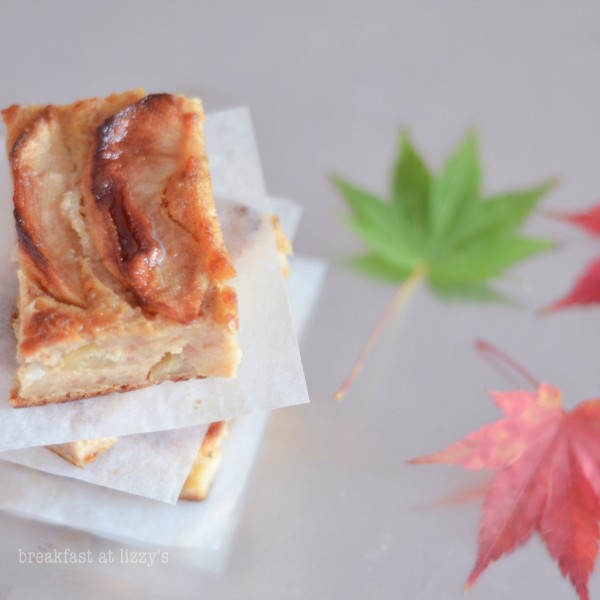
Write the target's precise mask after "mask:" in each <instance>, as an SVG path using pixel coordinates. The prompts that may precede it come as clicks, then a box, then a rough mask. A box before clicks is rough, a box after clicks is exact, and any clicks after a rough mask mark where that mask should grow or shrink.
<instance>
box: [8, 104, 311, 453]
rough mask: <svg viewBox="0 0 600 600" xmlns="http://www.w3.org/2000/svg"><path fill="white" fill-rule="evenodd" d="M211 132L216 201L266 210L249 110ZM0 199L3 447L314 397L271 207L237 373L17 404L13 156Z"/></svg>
mask: <svg viewBox="0 0 600 600" xmlns="http://www.w3.org/2000/svg"><path fill="white" fill-rule="evenodd" d="M205 139H206V145H207V151H208V156H209V161H210V163H211V176H212V182H213V188H214V191H215V197H216V198H217V200H218V199H220V198H222V199H227V200H228V201H234V202H238V203H241V204H244V205H246V206H248V207H249V208H251V209H253V210H255V211H257V212H258V213H259V214H261V215H266V213H267V212H268V210H269V205H268V201H267V197H266V193H265V188H264V183H263V179H262V173H261V168H260V161H259V158H258V153H257V150H256V144H255V140H254V133H253V130H252V124H251V121H250V117H249V115H248V112H247V110H245V109H236V110H230V111H225V112H222V113H218V114H216V115H212V116H209V117H208V118H207V119H206V123H205ZM0 198H2V201H1V202H0V211H2V212H0V281H2V286H0V451H3V450H11V449H16V448H25V447H30V446H41V445H46V444H58V443H63V442H69V441H73V440H79V439H91V438H97V437H111V436H118V437H119V436H123V435H129V434H134V433H145V432H151V431H161V430H167V429H177V428H183V427H190V426H194V425H200V424H203V423H209V422H211V421H217V420H221V419H229V418H232V417H235V416H241V415H243V414H247V413H251V412H257V411H262V410H270V409H273V408H277V407H280V406H286V405H292V404H299V403H303V402H307V401H308V394H307V391H306V383H305V381H304V374H303V371H302V364H301V361H300V354H299V351H298V346H297V342H296V339H295V336H294V332H293V327H292V323H291V319H290V315H289V308H288V304H287V298H286V293H285V288H284V282H283V278H282V275H281V271H280V266H279V259H278V256H277V254H276V252H275V238H274V234H273V231H272V228H271V227H270V224H269V220H268V217H267V216H265V217H264V218H263V220H262V222H261V225H260V227H259V229H258V230H257V231H256V234H255V235H254V237H253V243H252V245H251V246H250V247H249V249H248V251H247V252H246V253H245V254H244V255H243V256H242V257H240V259H239V262H238V264H236V268H237V270H238V277H236V279H235V281H234V285H235V286H236V288H237V290H238V306H239V313H240V333H239V339H240V344H241V347H242V351H243V353H244V358H243V360H242V363H241V365H240V368H239V371H238V377H237V378H236V379H230V380H228V379H219V378H208V379H205V380H193V381H185V382H177V383H174V382H165V383H163V384H160V385H156V386H152V387H149V388H146V389H142V390H136V391H133V392H127V393H123V394H109V395H107V396H104V397H102V398H92V399H88V400H81V401H77V402H69V403H66V404H60V405H49V406H43V407H32V408H22V409H14V408H12V407H11V406H10V404H9V401H8V396H9V390H10V388H11V386H12V382H13V375H14V369H15V365H14V358H13V357H14V352H15V346H14V339H13V334H12V332H11V330H10V325H9V321H10V315H11V312H12V310H13V303H14V298H15V285H16V284H15V276H14V268H15V267H14V264H13V263H12V262H11V261H10V260H9V255H10V253H11V250H12V248H13V245H14V226H13V222H12V221H13V220H12V215H11V211H12V207H11V201H10V184H9V178H8V169H7V165H6V163H3V165H2V169H1V171H0Z"/></svg>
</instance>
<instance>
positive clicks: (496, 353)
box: [475, 340, 540, 389]
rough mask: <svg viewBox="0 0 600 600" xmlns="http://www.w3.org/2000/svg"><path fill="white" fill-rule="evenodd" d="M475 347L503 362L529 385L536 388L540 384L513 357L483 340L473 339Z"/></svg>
mask: <svg viewBox="0 0 600 600" xmlns="http://www.w3.org/2000/svg"><path fill="white" fill-rule="evenodd" d="M475 348H477V350H478V351H479V352H481V353H482V354H484V355H485V354H487V355H488V356H489V357H490V358H492V359H493V358H495V359H497V360H500V361H501V362H503V363H504V364H505V365H506V366H508V367H509V368H510V369H512V370H513V371H515V372H516V373H518V374H519V375H520V376H521V377H522V378H523V379H525V381H527V383H529V385H531V386H532V387H533V388H535V389H537V388H538V387H539V385H540V382H539V380H538V379H537V378H536V377H534V376H533V375H532V374H531V373H530V372H529V371H528V370H527V369H526V368H525V367H524V366H523V365H521V364H520V363H518V362H517V361H516V360H515V359H514V358H512V357H510V356H509V355H508V354H506V353H505V352H503V351H502V350H500V349H499V348H498V347H497V346H494V345H493V344H491V343H490V342H486V341H485V340H475Z"/></svg>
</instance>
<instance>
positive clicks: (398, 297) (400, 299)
mask: <svg viewBox="0 0 600 600" xmlns="http://www.w3.org/2000/svg"><path fill="white" fill-rule="evenodd" d="M424 279H425V267H423V266H419V267H417V268H416V269H415V270H414V271H413V272H412V273H411V274H410V275H409V276H408V277H407V278H406V279H405V280H404V282H403V283H402V285H401V286H400V287H399V288H398V290H397V291H396V293H395V294H394V296H393V297H392V299H391V301H390V303H389V304H388V305H387V307H386V309H385V311H384V312H383V314H382V315H381V317H380V318H379V321H377V325H375V329H373V331H372V332H371V335H370V336H369V338H368V339H367V341H366V342H365V345H364V346H363V348H362V350H361V351H360V354H359V355H358V358H357V359H356V361H355V362H354V365H353V366H352V369H351V371H350V373H348V376H347V377H346V379H345V380H344V382H343V383H342V385H341V386H340V388H339V389H338V391H337V392H336V393H335V394H334V395H333V399H334V400H341V399H342V398H343V397H344V396H345V395H346V393H347V392H348V390H349V389H350V387H352V384H353V383H354V381H355V380H356V378H357V377H358V375H359V374H360V372H361V370H362V368H363V365H364V363H365V360H366V358H367V356H369V354H370V352H371V350H372V349H373V346H375V343H376V342H377V340H378V339H379V337H380V336H381V334H382V332H383V330H384V329H385V327H386V325H387V324H388V323H389V321H390V320H391V318H392V317H393V316H394V315H395V314H396V312H397V311H398V309H399V308H400V307H401V306H403V305H404V304H406V302H408V300H409V299H410V297H411V296H412V294H413V292H414V291H415V290H416V288H417V287H418V285H419V284H420V283H421V282H422V281H423V280H424Z"/></svg>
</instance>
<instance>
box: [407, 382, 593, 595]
mask: <svg viewBox="0 0 600 600" xmlns="http://www.w3.org/2000/svg"><path fill="white" fill-rule="evenodd" d="M491 396H492V398H493V400H494V402H495V403H496V404H497V405H498V406H499V407H500V408H501V409H502V410H503V412H504V415H505V417H504V418H503V419H500V420H499V421H496V422H495V423H492V424H490V425H485V426H484V427H482V428H481V429H479V430H477V431H475V432H473V433H471V434H469V435H468V436H467V437H466V438H464V439H463V440H461V441H459V442H457V443H456V444H453V445H452V446H450V447H449V448H447V449H446V450H443V451H441V452H438V453H435V454H431V455H429V456H424V457H422V458H417V459H414V460H412V461H411V462H412V463H414V464H426V463H448V464H453V465H461V466H463V467H466V468H467V469H494V470H496V473H495V475H494V478H493V480H492V483H491V485H490V487H489V489H488V491H487V493H486V496H485V500H484V504H483V511H482V516H481V522H480V526H479V548H478V553H477V560H476V562H475V566H474V567H473V570H472V571H471V574H470V576H469V579H468V581H467V589H469V588H470V587H471V586H472V585H473V584H474V583H475V581H476V580H477V578H478V577H479V576H480V575H481V573H482V572H483V571H484V570H485V569H486V567H487V566H488V565H489V564H490V563H491V562H492V561H494V560H497V559H498V558H500V557H501V556H503V555H504V554H507V553H509V552H511V551H512V550H514V549H515V548H516V547H517V546H519V545H521V544H523V543H524V542H526V541H527V540H528V539H529V538H530V537H531V535H532V534H533V532H534V531H537V532H538V533H539V534H540V536H541V537H542V539H543V540H544V542H545V544H546V547H547V548H548V552H549V553H550V555H551V556H552V557H553V558H554V559H555V560H556V561H557V562H558V565H559V567H560V570H561V572H562V574H563V576H565V577H568V578H569V579H570V580H571V583H572V584H573V587H574V588H575V590H576V591H577V594H578V595H579V597H580V598H581V600H588V599H589V593H588V587H587V584H588V579H589V577H590V574H591V572H592V570H593V568H594V562H595V560H596V556H597V554H598V537H599V528H598V521H599V520H600V399H597V400H590V401H587V402H583V403H581V404H580V405H579V406H577V407H576V408H575V409H574V410H572V411H571V412H570V413H567V412H565V411H564V410H563V409H562V407H561V396H560V391H559V390H558V389H556V388H554V387H552V386H549V385H546V384H540V385H539V387H538V389H537V392H536V393H531V392H526V391H514V392H501V393H500V392H495V393H492V394H491Z"/></svg>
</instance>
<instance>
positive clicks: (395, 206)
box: [334, 134, 553, 399]
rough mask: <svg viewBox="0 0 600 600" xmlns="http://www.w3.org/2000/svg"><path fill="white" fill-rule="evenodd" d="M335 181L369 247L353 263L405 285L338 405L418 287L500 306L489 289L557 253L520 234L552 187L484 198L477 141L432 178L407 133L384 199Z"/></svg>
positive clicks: (547, 242) (350, 221)
mask: <svg viewBox="0 0 600 600" xmlns="http://www.w3.org/2000/svg"><path fill="white" fill-rule="evenodd" d="M334 181H335V184H336V186H337V188H338V189H339V191H340V192H341V194H342V196H343V197H344V199H345V200H346V203H347V204H348V207H349V208H350V213H351V215H350V217H349V218H348V221H347V222H348V225H349V226H350V227H351V228H352V229H353V230H354V231H356V233H357V234H358V235H359V236H360V238H361V239H362V240H363V242H364V243H365V244H366V245H367V247H368V248H369V252H368V253H367V254H364V255H362V256H356V257H352V258H350V259H348V260H347V262H348V264H349V265H351V266H352V267H354V268H355V269H358V270H359V271H361V272H362V273H365V274H367V275H369V276H371V277H375V278H377V279H382V280H385V281H389V282H393V283H403V282H404V283H403V285H402V286H400V288H399V289H398V291H397V292H396V294H395V295H394V297H393V298H392V301H391V303H390V305H389V306H388V308H387V309H386V311H385V312H384V314H383V316H382V317H381V319H380V320H379V322H378V323H377V325H376V327H375V330H374V331H373V334H372V335H371V336H370V337H369V339H368V340H367V343H366V344H365V346H364V348H363V350H362V352H361V353H360V355H359V357H358V359H357V361H356V363H355V364H354V367H353V368H352V371H351V372H350V374H349V376H348V377H347V378H346V380H345V381H344V383H343V384H342V386H341V387H340V389H339V390H338V392H337V393H336V394H335V395H334V397H335V398H337V399H339V398H341V397H342V396H343V395H344V394H345V393H346V391H347V390H348V388H349V387H350V386H351V385H352V382H353V381H354V379H355V378H356V376H357V375H358V373H359V372H360V369H361V367H362V364H363V362H364V360H365V358H366V356H367V355H368V353H369V352H370V349H371V347H372V346H373V344H374V341H375V340H376V339H377V337H378V336H379V334H380V333H381V332H382V331H383V329H384V327H385V325H386V324H387V322H388V320H389V318H390V317H391V315H392V314H393V313H394V312H395V310H396V309H397V308H398V306H399V305H400V304H402V303H403V302H405V301H406V299H407V298H408V297H409V296H410V294H411V292H412V290H414V289H415V287H416V284H417V283H418V282H420V281H422V280H426V281H427V282H428V284H429V286H430V287H431V289H432V290H433V291H434V292H435V293H436V294H437V295H438V296H440V297H442V298H460V299H465V300H474V301H493V300H502V299H503V296H502V295H501V294H500V293H499V292H497V291H496V290H495V289H494V288H493V287H492V286H491V285H490V284H491V282H492V281H493V280H494V279H496V278H497V277H498V276H500V275H502V274H503V273H504V271H505V270H506V269H508V268H509V267H512V266H513V265H515V264H517V263H519V262H521V261H522V260H524V259H526V258H529V257H530V256H533V255H534V254H538V253H540V252H543V251H545V250H548V249H549V248H551V247H552V242H551V241H550V240H547V239H539V238H532V237H527V236H524V235H523V234H521V233H519V230H520V228H521V226H522V225H523V224H524V222H525V220H526V219H527V217H528V216H529V215H530V214H531V212H532V211H533V209H534V208H535V206H536V205H537V203H538V202H539V201H540V199H541V198H542V197H543V196H544V194H546V192H548V191H549V190H550V189H551V188H552V186H553V182H547V183H543V184H542V185H539V186H537V187H533V188H530V189H527V190H523V191H518V192H509V193H506V194H500V195H497V196H492V197H486V196H484V195H483V193H482V190H481V166H480V163H479V155H478V147H477V139H476V137H475V136H474V135H469V136H467V138H466V139H465V141H464V142H463V143H462V144H461V145H460V146H459V147H458V149H457V150H456V151H455V152H454V154H452V155H451V156H450V158H449V160H448V161H447V163H446V165H445V166H444V167H443V169H442V170H441V172H440V173H437V174H434V173H431V171H430V170H429V169H428V168H427V165H426V164H425V162H424V161H423V159H422V158H421V157H420V156H419V154H418V152H417V151H416V150H415V148H414V146H413V145H412V143H411V141H410V138H409V137H408V135H406V134H403V135H402V136H401V138H400V151H399V155H398V159H397V161H396V166H395V168H394V172H393V177H392V185H391V190H390V198H389V199H387V200H384V199H382V198H379V197H378V196H376V195H374V194H371V193H369V192H367V191H364V190H362V189H360V188H358V187H356V186H355V185H353V184H351V183H349V182H348V181H346V180H344V179H341V178H335V180H334Z"/></svg>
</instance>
